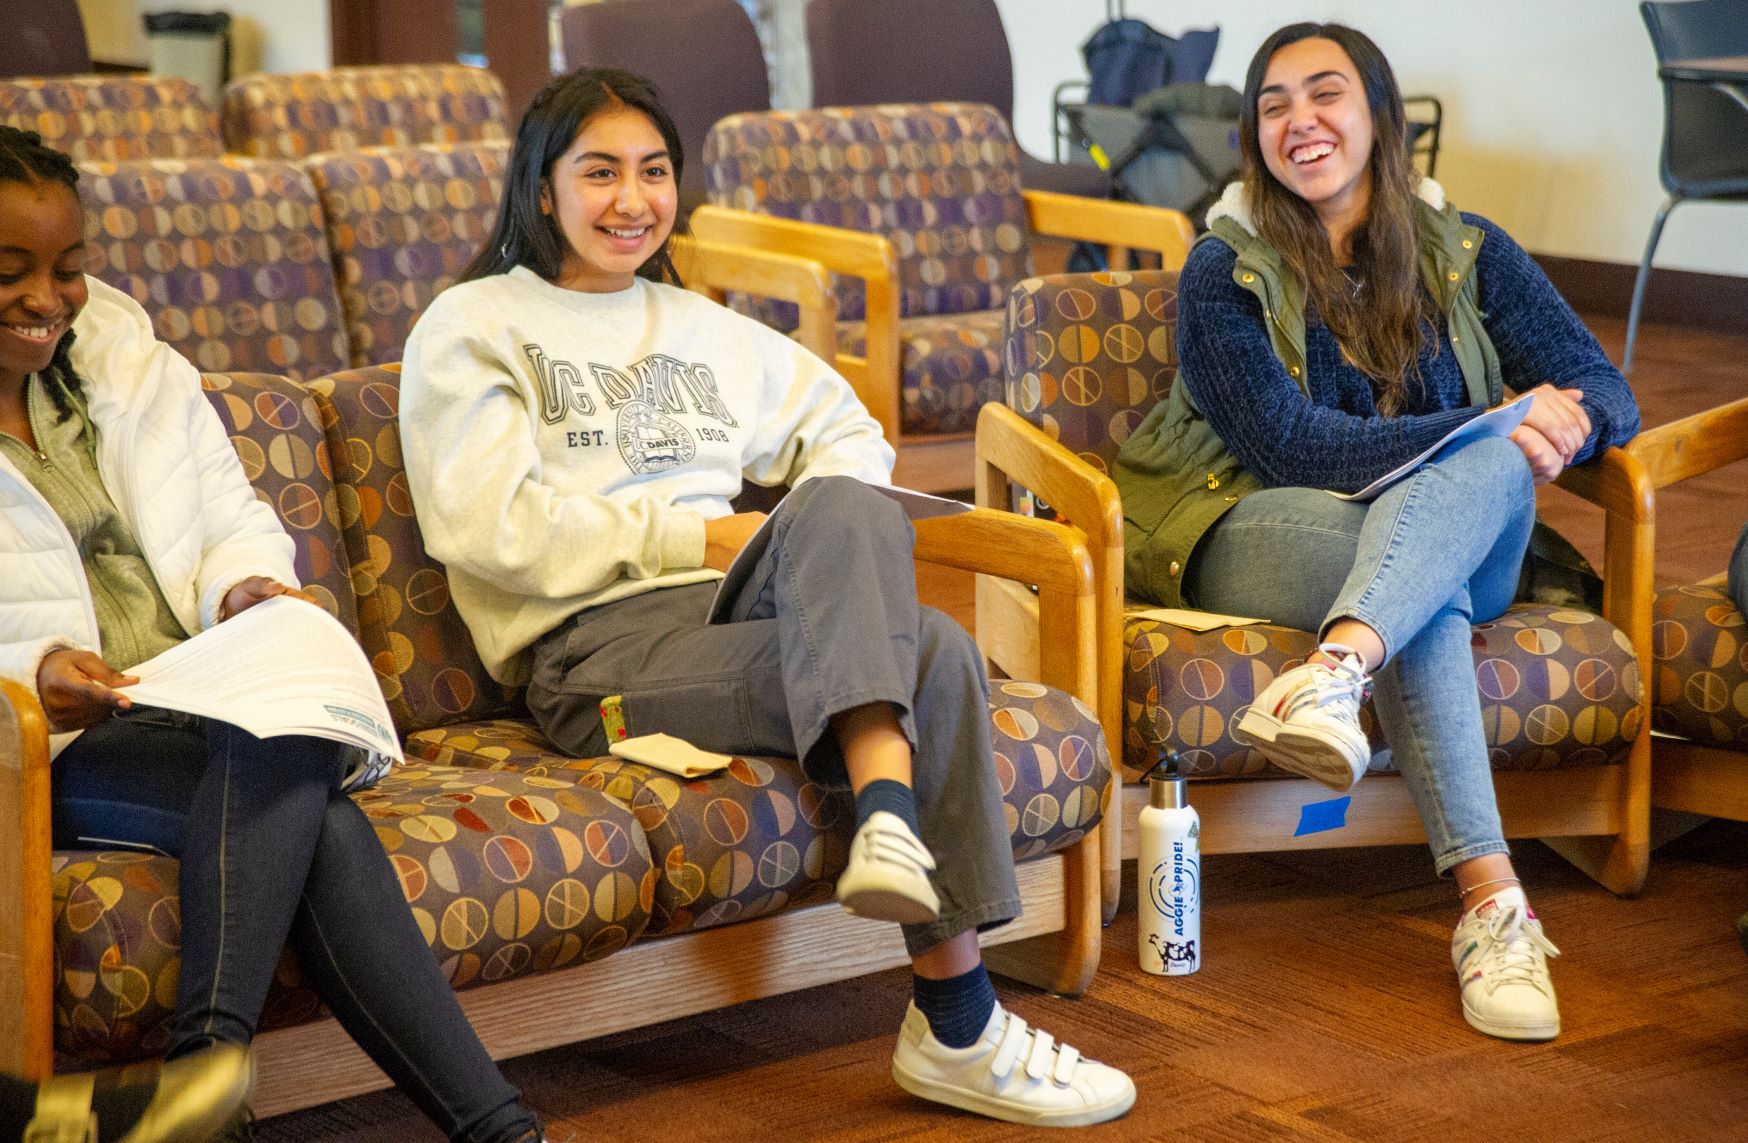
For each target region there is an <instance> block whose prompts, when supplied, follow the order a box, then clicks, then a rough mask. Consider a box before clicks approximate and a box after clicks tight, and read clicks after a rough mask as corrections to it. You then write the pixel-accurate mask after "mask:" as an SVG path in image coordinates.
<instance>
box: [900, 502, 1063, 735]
mask: <svg viewBox="0 0 1748 1143" xmlns="http://www.w3.org/2000/svg"><path fill="white" fill-rule="evenodd" d="M916 558H917V559H918V560H921V561H923V562H925V563H933V564H939V565H941V566H942V567H950V568H959V569H962V570H965V571H974V572H979V573H982V574H984V575H991V576H999V577H1000V578H1002V579H1009V580H1014V581H1017V582H1019V583H1025V584H1034V585H1036V586H1037V588H1038V637H1039V642H1040V645H1041V647H1042V648H1043V655H1042V657H1041V660H1040V664H1039V681H1040V682H1043V683H1046V684H1048V685H1050V686H1053V687H1057V688H1059V689H1061V690H1065V691H1067V692H1068V693H1069V694H1072V695H1075V696H1076V697H1078V698H1079V699H1080V700H1081V701H1082V702H1084V703H1086V704H1087V705H1088V706H1095V703H1096V697H1097V685H1096V683H1097V680H1096V677H1095V674H1094V666H1095V660H1096V656H1095V653H1094V628H1093V622H1094V607H1093V574H1092V557H1091V556H1090V555H1089V554H1088V552H1087V549H1086V542H1085V540H1083V539H1082V538H1081V536H1080V534H1079V533H1078V532H1076V531H1075V530H1074V529H1072V528H1065V527H1063V526H1062V525H1061V524H1056V523H1052V522H1050V521H1046V520H1033V519H1029V518H1027V517H1025V516H1018V515H1015V514H1014V513H1012V512H996V511H992V510H990V509H987V508H974V509H972V510H971V511H970V512H966V513H962V514H960V515H957V516H939V517H936V518H934V519H932V520H919V521H917V524H916Z"/></svg>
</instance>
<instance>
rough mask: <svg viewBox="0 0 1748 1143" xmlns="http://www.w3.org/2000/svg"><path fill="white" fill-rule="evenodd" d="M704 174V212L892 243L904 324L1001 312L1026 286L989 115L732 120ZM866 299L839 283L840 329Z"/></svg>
mask: <svg viewBox="0 0 1748 1143" xmlns="http://www.w3.org/2000/svg"><path fill="white" fill-rule="evenodd" d="M703 162H704V164H705V168H706V170H705V184H706V187H707V189H708V192H709V195H710V201H711V202H714V203H718V204H720V205H723V206H732V207H736V208H738V209H740V210H750V211H757V212H760V213H763V214H771V215H776V216H778V217H780V218H793V219H800V220H802V221H804V222H817V223H821V224H823V225H826V226H838V227H844V228H847V229H850V230H860V231H864V232H867V233H874V234H884V235H885V236H886V237H887V238H889V239H891V240H892V244H893V246H894V247H895V249H896V253H897V255H898V279H899V312H900V313H901V314H902V315H903V316H907V317H908V316H915V315H921V314H950V313H966V312H971V311H976V310H989V309H996V308H998V307H1000V306H1001V305H1002V304H1003V302H1004V300H1005V299H1006V297H1007V293H1008V288H1009V287H1010V286H1011V285H1013V283H1015V282H1016V281H1018V280H1019V279H1021V278H1023V277H1025V276H1026V275H1027V274H1029V273H1031V254H1030V252H1029V250H1028V248H1027V244H1026V205H1025V200H1024V199H1023V198H1021V196H1020V181H1019V158H1018V150H1017V149H1016V147H1015V146H1014V140H1013V136H1012V134H1011V133H1010V132H1009V131H1008V126H1007V124H1006V123H1005V122H1003V120H1002V118H1001V116H1000V115H999V114H997V113H996V111H995V109H994V108H992V107H987V106H984V105H982V104H975V103H916V104H887V105H881V106H876V107H829V108H822V109H816V110H812V111H767V112H751V113H746V114H741V115H730V116H728V117H727V118H725V119H723V120H721V121H719V122H718V123H717V124H716V126H715V127H713V128H712V129H711V131H710V134H709V136H707V137H706V139H705V141H704V156H703ZM864 295H865V290H864V288H863V284H862V281H861V279H858V278H844V279H842V280H841V281H840V282H839V285H838V316H839V317H840V318H842V319H844V320H846V321H854V320H858V319H860V318H862V317H864V316H865V315H866V309H867V307H866V304H865V296H864ZM788 324H790V325H793V324H794V323H793V321H791V322H789V323H788Z"/></svg>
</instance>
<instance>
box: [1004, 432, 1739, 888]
mask: <svg viewBox="0 0 1748 1143" xmlns="http://www.w3.org/2000/svg"><path fill="white" fill-rule="evenodd" d="M1744 416H1745V418H1748V412H1745V413H1744ZM1745 424H1748V422H1745ZM1743 432H1745V433H1748V427H1745V428H1744V429H1743ZM1643 452H1644V450H1637V451H1635V450H1632V449H1611V450H1610V451H1609V452H1607V453H1605V454H1604V455H1603V456H1602V457H1601V458H1600V459H1598V460H1597V461H1596V462H1595V463H1593V464H1587V465H1585V466H1583V467H1582V468H1578V469H1569V470H1568V471H1567V472H1566V473H1565V474H1564V475H1563V476H1562V477H1561V478H1560V480H1559V484H1560V486H1561V487H1562V488H1566V489H1568V490H1569V491H1571V492H1573V493H1575V494H1577V495H1578V496H1580V497H1582V498H1583V499H1585V500H1588V501H1590V502H1591V503H1593V504H1597V505H1600V506H1601V507H1602V508H1603V509H1604V511H1605V512H1606V514H1607V516H1606V520H1607V523H1606V535H1605V540H1604V550H1605V556H1604V568H1603V571H1604V585H1605V593H1604V604H1603V615H1604V617H1605V618H1607V619H1608V620H1609V621H1610V622H1611V623H1613V624H1614V625H1615V626H1617V627H1619V628H1620V629H1621V630H1622V631H1623V632H1625V633H1626V635H1627V637H1628V638H1629V639H1630V640H1631V641H1632V645H1633V648H1634V652H1635V654H1636V656H1637V658H1638V663H1639V674H1640V678H1641V680H1642V681H1643V684H1644V687H1643V694H1642V696H1641V698H1640V704H1639V705H1640V715H1641V721H1640V728H1639V734H1638V736H1637V737H1636V738H1635V739H1634V740H1633V743H1632V745H1631V747H1630V748H1629V751H1628V754H1627V757H1626V759H1625V760H1624V761H1622V762H1618V763H1615V764H1613V765H1609V766H1599V767H1592V768H1585V769H1574V770H1558V771H1552V772H1510V773H1500V774H1496V775H1494V787H1495V790H1496V791H1497V794H1498V798H1499V810H1500V816H1501V818H1502V820H1503V821H1504V824H1505V832H1506V836H1507V837H1514V838H1515V837H1539V838H1542V839H1543V840H1545V841H1546V842H1547V843H1548V844H1549V845H1550V846H1551V847H1553V848H1554V849H1555V850H1557V851H1558V852H1560V853H1561V854H1563V855H1564V856H1566V857H1567V859H1568V860H1570V861H1572V862H1573V863H1574V864H1576V865H1578V866H1579V867H1580V868H1581V869H1583V870H1584V871H1585V872H1587V873H1589V874H1590V875H1591V876H1592V877H1594V878H1596V879H1597V880H1598V881H1599V882H1601V883H1602V884H1603V885H1605V886H1606V887H1608V888H1609V889H1611V890H1613V891H1614V892H1616V893H1626V894H1631V893H1636V892H1638V890H1639V888H1640V886H1642V885H1643V884H1644V880H1645V870H1646V865H1647V862H1648V860H1649V856H1650V802H1651V798H1650V783H1651V761H1650V759H1651V755H1650V749H1651V735H1650V725H1651V719H1650V690H1651V686H1650V683H1651V666H1652V664H1651V570H1652V552H1651V542H1652V536H1653V532H1654V528H1653V504H1652V495H1651V493H1652V487H1653V486H1652V481H1651V479H1650V478H1649V476H1648V475H1647V473H1646V465H1645V461H1644V460H1642V459H1641V455H1642V453H1643ZM977 460H978V464H977V488H976V495H977V503H978V504H979V505H984V506H989V507H999V506H1005V505H1007V504H1009V503H1011V501H1010V499H1009V496H1010V489H1011V488H1012V487H1015V486H1017V487H1020V488H1024V489H1027V490H1029V491H1031V492H1034V493H1036V494H1037V495H1038V496H1039V497H1040V498H1041V499H1043V500H1044V501H1045V502H1046V503H1048V504H1050V505H1051V506H1052V507H1053V508H1055V509H1056V510H1057V511H1058V512H1059V513H1061V515H1062V516H1063V517H1064V518H1065V519H1068V520H1072V521H1073V522H1074V527H1075V528H1076V529H1077V530H1078V531H1080V532H1081V533H1082V534H1083V535H1084V536H1085V537H1086V541H1087V547H1088V549H1089V550H1090V552H1091V554H1092V559H1093V575H1094V579H1095V581H1096V584H1097V587H1096V594H1097V596H1098V604H1097V607H1098V618H1097V625H1098V632H1099V637H1098V646H1099V658H1098V674H1099V685H1098V695H1099V702H1098V706H1097V710H1098V715H1099V721H1100V722H1101V723H1103V724H1104V727H1105V740H1106V742H1107V743H1109V744H1110V745H1111V751H1112V766H1113V772H1114V773H1116V774H1118V775H1121V773H1122V769H1121V762H1122V750H1123V747H1122V743H1123V661H1122V660H1123V608H1124V599H1125V595H1124V590H1123V510H1122V505H1121V503H1120V502H1119V500H1118V497H1117V487H1116V485H1115V484H1114V483H1112V481H1111V479H1110V477H1108V476H1106V475H1105V474H1103V473H1101V472H1098V471H1096V470H1095V469H1093V468H1092V466H1091V465H1089V464H1087V463H1086V462H1085V461H1083V460H1082V459H1080V458H1079V457H1078V456H1076V455H1075V454H1074V453H1073V452H1071V451H1070V450H1069V449H1067V448H1066V447H1064V446H1063V445H1061V444H1060V443H1058V442H1057V441H1055V440H1053V439H1051V438H1050V437H1049V436H1048V435H1047V434H1046V433H1044V432H1043V431H1042V430H1040V429H1038V428H1037V427H1036V426H1034V425H1032V424H1031V423H1030V422H1028V421H1026V420H1025V419H1024V418H1023V417H1021V416H1020V415H1019V414H1018V413H1016V412H1014V411H1013V410H1012V409H1009V408H1007V407H1005V406H997V405H988V406H985V407H984V409H983V411H982V413H981V415H980V417H979V420H978V425H977ZM1027 595H1028V593H1025V592H1023V591H1016V590H1014V589H1013V588H1012V587H1011V586H1010V585H1007V584H1003V583H999V582H997V581H993V580H989V579H987V578H985V577H979V579H978V583H977V631H978V638H979V642H980V644H981V645H982V646H983V647H984V648H985V649H986V653H987V654H989V655H990V657H991V659H992V661H993V662H994V663H995V664H996V665H997V667H999V668H1000V669H1002V670H1004V671H1006V672H1009V673H1018V674H1020V675H1021V676H1024V675H1025V674H1026V673H1027V672H1028V671H1029V670H1030V669H1032V668H1031V667H1030V666H1029V664H1031V663H1033V662H1035V661H1036V656H1037V653H1038V648H1036V647H1034V646H1033V645H1032V644H1031V642H1030V637H1029V634H1028V633H1027V629H1028V626H1029V624H1028V623H1027V621H1026V616H1028V615H1029V614H1030V611H1031V608H1032V606H1033V602H1032V601H1031V600H1030V599H1029V598H1027ZM1113 788H1114V789H1116V790H1118V791H1120V792H1121V797H1122V803H1123V804H1122V805H1121V807H1120V808H1118V809H1114V810H1113V811H1112V812H1111V813H1109V814H1108V815H1107V817H1106V819H1105V820H1106V826H1105V829H1104V836H1105V852H1104V867H1103V872H1104V883H1103V887H1102V892H1103V900H1104V909H1105V916H1106V918H1107V920H1108V919H1109V918H1110V917H1111V916H1113V915H1114V914H1115V912H1116V908H1117V899H1118V892H1119V886H1120V883H1121V871H1122V862H1123V860H1125V859H1129V858H1133V857H1135V855H1136V832H1135V830H1134V829H1133V828H1132V823H1134V822H1135V821H1136V819H1137V818H1138V816H1139V814H1140V812H1141V807H1142V806H1144V805H1146V802H1147V791H1146V789H1145V788H1144V787H1143V786H1141V785H1124V784H1123V783H1121V782H1117V783H1114V784H1113ZM1352 795H1353V802H1352V803H1351V804H1350V806H1349V810H1348V825H1347V826H1346V827H1345V828H1343V829H1341V830H1338V831H1328V832H1321V833H1313V834H1307V835H1304V836H1294V826H1295V823H1296V822H1297V820H1298V814H1299V807H1300V806H1302V805H1304V804H1305V803H1306V802H1309V801H1315V800H1318V799H1320V798H1323V797H1327V791H1326V790H1324V789H1323V787H1322V786H1320V785H1318V784H1316V783H1314V782H1311V781H1309V780H1306V779H1280V780H1254V779H1251V780H1247V779H1209V780H1202V781H1197V782H1195V783H1194V784H1193V786H1192V787H1191V798H1192V800H1193V801H1194V802H1195V804H1196V806H1197V808H1198V809H1199V810H1200V812H1201V817H1202V837H1201V841H1202V852H1203V853H1204V854H1217V853H1253V852H1273V851H1278V850H1285V849H1320V848H1330V847H1345V846H1360V845H1406V844H1413V843H1417V842H1418V843H1424V842H1425V840H1426V834H1425V831H1424V830H1423V829H1422V828H1421V825H1420V818H1419V815H1418V814H1417V813H1416V812H1415V809H1414V805H1413V803H1412V801H1411V800H1410V798H1409V795H1408V790H1407V787H1406V786H1405V785H1404V784H1403V783H1402V782H1400V781H1397V780H1394V779H1392V778H1384V777H1374V778H1370V779H1368V780H1366V781H1363V782H1361V783H1360V784H1359V785H1358V786H1356V787H1354V789H1353V791H1352Z"/></svg>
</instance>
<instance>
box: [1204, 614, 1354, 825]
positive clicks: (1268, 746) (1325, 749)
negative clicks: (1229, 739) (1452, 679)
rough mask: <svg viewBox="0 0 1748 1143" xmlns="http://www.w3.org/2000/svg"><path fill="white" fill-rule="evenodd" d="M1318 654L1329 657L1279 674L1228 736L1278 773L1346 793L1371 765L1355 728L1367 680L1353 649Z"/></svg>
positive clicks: (1333, 646) (1335, 647)
mask: <svg viewBox="0 0 1748 1143" xmlns="http://www.w3.org/2000/svg"><path fill="white" fill-rule="evenodd" d="M1319 650H1321V651H1322V652H1323V653H1324V654H1326V655H1329V656H1331V658H1329V659H1324V660H1319V661H1318V662H1315V663H1305V664H1302V665H1301V666H1297V667H1294V668H1293V669H1292V670H1290V671H1282V672H1281V673H1280V675H1279V676H1278V677H1276V679H1275V681H1274V682H1272V683H1270V684H1269V685H1268V686H1266V687H1264V688H1263V691H1262V693H1261V694H1259V695H1257V696H1256V700H1255V701H1254V702H1252V703H1251V704H1250V706H1249V708H1248V709H1246V710H1245V712H1244V716H1243V717H1242V718H1240V719H1239V720H1238V728H1237V729H1238V733H1237V734H1235V735H1234V736H1233V737H1235V738H1237V739H1238V740H1239V741H1240V742H1244V743H1246V744H1248V745H1251V746H1255V747H1256V748H1257V749H1258V750H1260V751H1261V752H1262V753H1263V755H1264V756H1265V757H1266V758H1268V760H1269V761H1270V762H1273V763H1274V764H1275V765H1277V766H1279V767H1281V768H1282V769H1283V770H1291V771H1292V772H1293V773H1295V774H1302V775H1304V776H1305V777H1307V778H1313V779H1316V780H1317V781H1319V782H1322V783H1323V784H1324V785H1325V786H1328V787H1329V788H1330V789H1332V790H1348V789H1351V788H1352V787H1353V785H1354V783H1356V782H1358V781H1359V780H1360V778H1361V777H1363V776H1364V775H1365V772H1366V767H1367V766H1368V765H1370V764H1371V761H1372V746H1371V743H1369V742H1367V741H1366V732H1365V731H1364V730H1361V729H1360V704H1361V703H1363V702H1365V701H1366V696H1367V695H1369V694H1370V693H1371V689H1372V680H1371V677H1370V676H1369V675H1367V674H1366V669H1365V667H1364V665H1363V664H1362V662H1361V660H1360V657H1359V655H1358V654H1356V653H1355V652H1354V651H1353V650H1352V649H1350V648H1347V647H1343V646H1341V645H1340V644H1338V643H1325V644H1323V645H1322V646H1321V647H1320V648H1319Z"/></svg>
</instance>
